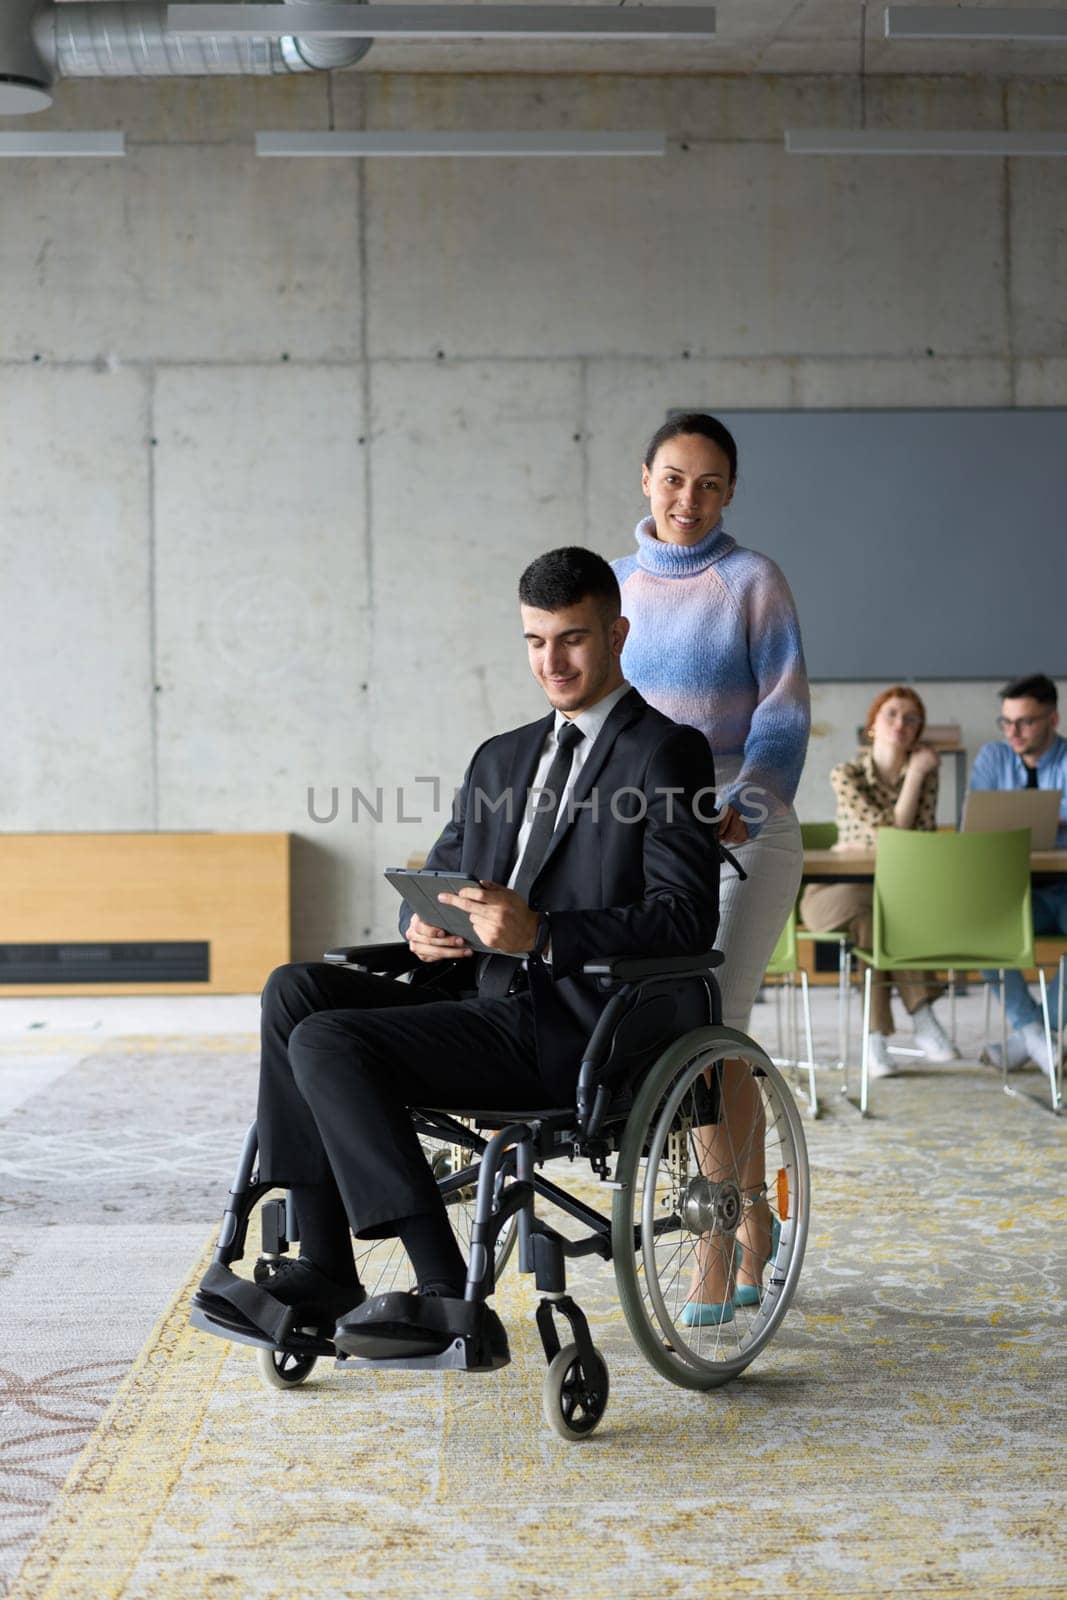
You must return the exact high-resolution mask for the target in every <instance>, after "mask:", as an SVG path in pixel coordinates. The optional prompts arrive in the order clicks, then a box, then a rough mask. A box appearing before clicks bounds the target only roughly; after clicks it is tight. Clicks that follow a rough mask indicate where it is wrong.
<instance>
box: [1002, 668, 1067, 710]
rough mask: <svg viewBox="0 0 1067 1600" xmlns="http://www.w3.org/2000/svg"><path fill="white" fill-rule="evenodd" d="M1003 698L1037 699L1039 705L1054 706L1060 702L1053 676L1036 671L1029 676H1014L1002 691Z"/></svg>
mask: <svg viewBox="0 0 1067 1600" xmlns="http://www.w3.org/2000/svg"><path fill="white" fill-rule="evenodd" d="M1000 698H1001V699H1002V700H1036V701H1037V703H1038V705H1039V706H1053V707H1055V706H1056V705H1057V703H1058V700H1059V696H1058V695H1057V693H1056V685H1055V684H1054V683H1053V681H1052V679H1051V678H1046V677H1045V674H1044V673H1043V672H1034V673H1031V675H1030V676H1029V677H1028V678H1013V679H1012V681H1011V682H1010V683H1006V684H1005V685H1004V687H1003V689H1001V691H1000Z"/></svg>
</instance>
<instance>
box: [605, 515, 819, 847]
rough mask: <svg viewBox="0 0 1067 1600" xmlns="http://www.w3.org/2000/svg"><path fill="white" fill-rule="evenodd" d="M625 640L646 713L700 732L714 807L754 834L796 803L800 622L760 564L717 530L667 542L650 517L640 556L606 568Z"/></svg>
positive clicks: (803, 741)
mask: <svg viewBox="0 0 1067 1600" xmlns="http://www.w3.org/2000/svg"><path fill="white" fill-rule="evenodd" d="M612 566H613V568H614V569H615V575H616V577H617V578H618V580H619V584H620V586H621V588H622V610H623V616H625V617H629V619H630V633H629V636H628V638H627V641H626V645H625V648H624V650H623V654H622V670H623V672H624V673H625V674H626V677H627V679H628V680H629V681H630V683H632V684H633V685H634V687H635V689H638V690H639V691H640V693H641V694H643V695H644V697H645V699H646V700H647V701H648V702H649V704H650V705H653V706H655V707H656V709H657V710H658V711H662V712H663V713H664V714H665V715H666V716H668V717H672V718H673V719H674V721H675V722H685V723H688V724H689V725H690V726H691V727H694V728H699V729H700V731H701V732H702V733H703V734H704V735H705V737H706V738H707V741H708V743H709V744H710V745H711V748H712V752H713V754H714V756H715V770H716V775H717V779H718V784H719V802H720V804H726V805H732V806H734V807H735V808H736V809H737V810H738V811H739V812H740V814H741V816H742V817H743V818H744V819H745V821H746V822H747V823H748V829H749V835H750V837H753V838H754V837H755V836H756V835H757V834H758V833H759V830H760V826H761V824H762V822H763V821H764V820H765V818H766V816H775V815H780V814H781V813H782V812H783V811H784V810H785V809H786V807H787V806H789V805H791V804H792V801H793V796H794V795H795V793H796V789H797V784H798V783H799V781H800V774H801V770H802V768H803V766H804V756H805V753H806V751H807V745H808V730H809V727H810V724H811V713H810V707H809V699H808V678H807V673H806V671H805V669H804V650H803V646H802V645H801V642H800V625H799V623H798V622H797V614H796V607H795V605H794V604H793V596H792V595H791V594H790V592H789V585H788V584H787V583H786V581H785V578H784V577H783V575H782V572H781V570H780V568H779V567H777V566H776V565H775V563H774V562H773V561H771V560H770V558H769V557H768V556H762V555H760V554H759V553H758V552H757V551H755V550H743V549H742V548H741V546H740V545H739V544H738V543H737V541H736V540H735V539H733V538H731V537H730V535H729V534H728V533H726V532H725V530H724V528H723V525H722V523H721V522H719V523H718V524H717V525H716V526H715V527H714V528H713V529H712V530H711V532H710V533H709V534H707V535H706V537H705V538H703V539H701V541H700V543H699V544H692V545H681V544H667V543H665V542H663V541H661V540H659V539H657V538H656V531H655V524H654V522H653V520H652V518H651V517H646V518H645V519H644V521H643V522H639V523H638V525H637V552H636V554H635V555H629V556H620V557H619V559H618V560H617V561H613V562H612Z"/></svg>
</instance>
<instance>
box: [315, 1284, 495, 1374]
mask: <svg viewBox="0 0 1067 1600" xmlns="http://www.w3.org/2000/svg"><path fill="white" fill-rule="evenodd" d="M457 1338H465V1339H470V1340H472V1341H473V1343H474V1352H473V1353H474V1355H475V1356H476V1358H481V1357H484V1363H483V1361H482V1360H480V1359H479V1360H478V1363H477V1364H479V1365H481V1364H484V1365H486V1366H493V1367H503V1366H506V1365H507V1363H508V1361H509V1360H510V1359H511V1357H510V1353H509V1351H508V1336H507V1333H506V1332H505V1331H504V1324H503V1323H502V1322H501V1320H500V1318H499V1317H498V1316H497V1314H496V1312H495V1311H494V1310H493V1308H492V1306H488V1305H486V1304H485V1302H484V1301H481V1300H463V1299H460V1298H459V1297H453V1296H451V1295H436V1294H435V1295H423V1294H411V1293H408V1294H403V1293H396V1294H379V1295H375V1296H374V1298H373V1299H371V1300H367V1301H365V1302H364V1304H363V1305H361V1306H360V1307H358V1309H357V1310H354V1311H350V1312H348V1314H347V1315H346V1316H343V1317H342V1318H341V1319H340V1320H339V1321H338V1324H337V1327H336V1330H335V1332H334V1336H333V1341H334V1344H335V1345H336V1347H337V1349H338V1350H341V1351H343V1352H344V1353H345V1355H350V1356H362V1357H363V1359H364V1360H367V1361H385V1360H390V1359H391V1360H403V1359H404V1358H405V1357H410V1356H436V1355H440V1354H441V1353H442V1352H443V1351H445V1350H447V1349H448V1347H449V1345H450V1344H451V1343H452V1342H453V1340H455V1339H457Z"/></svg>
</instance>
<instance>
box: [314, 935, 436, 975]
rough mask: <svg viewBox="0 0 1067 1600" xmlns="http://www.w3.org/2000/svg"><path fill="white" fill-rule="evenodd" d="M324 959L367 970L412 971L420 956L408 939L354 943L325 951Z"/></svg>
mask: <svg viewBox="0 0 1067 1600" xmlns="http://www.w3.org/2000/svg"><path fill="white" fill-rule="evenodd" d="M322 959H323V960H324V961H333V962H337V963H341V962H343V963H345V964H346V965H348V966H353V967H362V968H363V970H364V971H365V972H390V973H400V972H410V971H411V969H412V967H417V966H418V965H419V964H420V963H419V958H418V956H417V955H416V954H415V952H414V951H413V950H412V948H411V946H410V945H409V944H408V943H406V941H403V940H400V941H397V942H394V943H393V944H354V945H345V946H343V947H342V948H341V949H338V950H327V951H325V952H324V953H323V957H322Z"/></svg>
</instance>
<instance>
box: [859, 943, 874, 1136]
mask: <svg viewBox="0 0 1067 1600" xmlns="http://www.w3.org/2000/svg"><path fill="white" fill-rule="evenodd" d="M873 976H874V974H873V972H872V970H871V968H870V967H867V968H866V970H865V972H864V974H863V1049H862V1052H861V1054H860V1115H861V1116H864V1117H865V1116H866V1115H867V1101H868V1082H869V1079H868V1072H869V1068H870V1054H871V979H872V977H873Z"/></svg>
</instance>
